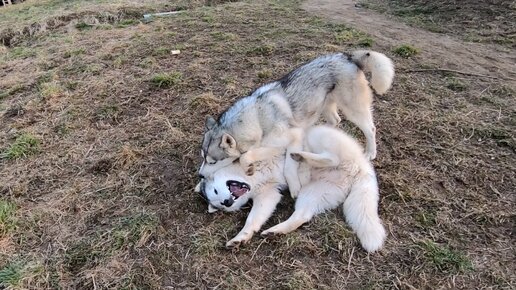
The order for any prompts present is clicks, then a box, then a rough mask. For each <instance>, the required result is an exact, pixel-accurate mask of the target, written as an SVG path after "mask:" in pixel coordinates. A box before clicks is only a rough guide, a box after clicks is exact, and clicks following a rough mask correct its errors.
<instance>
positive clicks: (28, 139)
mask: <svg viewBox="0 0 516 290" xmlns="http://www.w3.org/2000/svg"><path fill="white" fill-rule="evenodd" d="M38 151H39V140H38V139H37V138H36V137H34V136H32V135H30V134H28V133H24V134H21V135H20V136H18V137H17V138H16V140H15V141H14V143H13V144H12V145H11V146H10V147H9V148H8V149H7V150H6V151H5V152H3V153H2V154H1V155H0V157H2V158H7V159H17V158H21V157H27V156H30V155H33V154H36V153H37V152H38Z"/></svg>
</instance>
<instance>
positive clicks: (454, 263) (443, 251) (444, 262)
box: [421, 241, 473, 273]
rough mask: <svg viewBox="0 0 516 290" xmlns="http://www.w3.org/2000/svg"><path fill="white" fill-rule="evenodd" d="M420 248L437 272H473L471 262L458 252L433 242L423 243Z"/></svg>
mask: <svg viewBox="0 0 516 290" xmlns="http://www.w3.org/2000/svg"><path fill="white" fill-rule="evenodd" d="M421 247H422V248H423V250H424V251H425V257H426V258H427V259H428V261H430V262H431V263H432V264H433V265H434V266H435V267H436V268H437V269H438V270H439V271H442V272H452V273H457V272H465V271H469V270H473V264H472V263H471V261H470V260H469V259H468V257H466V256H465V255H464V254H462V253H460V252H457V251H454V250H452V249H449V248H448V247H446V246H442V245H438V244H436V243H434V242H433V241H426V242H423V243H422V244H421Z"/></svg>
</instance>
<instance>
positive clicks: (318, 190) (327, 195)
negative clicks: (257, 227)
mask: <svg viewBox="0 0 516 290" xmlns="http://www.w3.org/2000/svg"><path fill="white" fill-rule="evenodd" d="M340 191H341V190H339V188H337V187H336V186H333V185H331V184H328V183H326V182H323V181H316V182H313V183H310V184H308V185H306V186H305V187H303V188H302V189H301V192H300V193H299V197H298V199H297V200H296V210H295V211H294V213H293V214H292V215H291V216H290V217H289V218H288V219H287V220H286V221H284V222H282V223H280V224H277V225H275V226H273V227H272V228H270V229H267V230H265V231H263V232H262V233H261V235H262V236H266V235H270V234H287V233H290V232H292V231H294V230H296V229H297V228H299V227H300V226H301V225H303V224H304V223H306V222H308V221H310V220H311V219H312V218H313V217H314V216H315V215H317V214H319V213H321V212H324V211H325V210H327V209H331V208H335V207H337V206H339V204H341V203H342V201H343V200H342V199H343V197H344V195H343V194H339V192H340Z"/></svg>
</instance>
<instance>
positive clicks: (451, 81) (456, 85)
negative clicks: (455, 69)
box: [446, 78, 468, 92]
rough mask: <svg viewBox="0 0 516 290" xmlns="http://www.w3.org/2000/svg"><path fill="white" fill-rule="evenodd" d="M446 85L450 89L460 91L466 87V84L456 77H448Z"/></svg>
mask: <svg viewBox="0 0 516 290" xmlns="http://www.w3.org/2000/svg"><path fill="white" fill-rule="evenodd" d="M446 87H447V88H448V89H450V90H452V91H456V92H462V91H464V90H466V89H467V88H468V86H467V85H466V84H465V83H463V82H461V81H460V80H458V79H456V78H448V79H447V83H446Z"/></svg>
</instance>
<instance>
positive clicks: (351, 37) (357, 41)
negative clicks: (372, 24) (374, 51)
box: [335, 26, 374, 47]
mask: <svg viewBox="0 0 516 290" xmlns="http://www.w3.org/2000/svg"><path fill="white" fill-rule="evenodd" d="M336 27H337V28H338V29H336V30H337V31H336V32H335V43H336V44H338V45H343V44H347V45H357V46H364V47H371V46H372V45H373V43H374V41H373V39H372V38H371V37H370V36H368V35H367V34H365V33H363V32H361V31H359V30H356V29H353V28H348V27H342V26H336Z"/></svg>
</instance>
